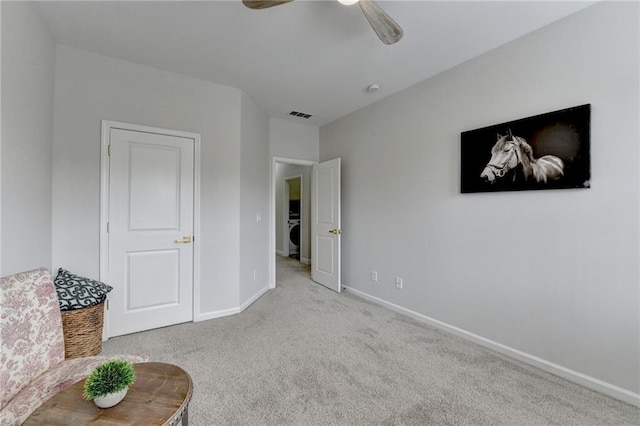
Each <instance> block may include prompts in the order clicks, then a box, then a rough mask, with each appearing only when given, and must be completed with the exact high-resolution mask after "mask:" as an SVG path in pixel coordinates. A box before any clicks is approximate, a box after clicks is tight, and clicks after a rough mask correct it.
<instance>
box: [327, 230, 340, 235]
mask: <svg viewBox="0 0 640 426" xmlns="http://www.w3.org/2000/svg"><path fill="white" fill-rule="evenodd" d="M329 232H330V233H332V234H335V235H340V234H342V231H341V230H339V229H332V230H331V231H329Z"/></svg>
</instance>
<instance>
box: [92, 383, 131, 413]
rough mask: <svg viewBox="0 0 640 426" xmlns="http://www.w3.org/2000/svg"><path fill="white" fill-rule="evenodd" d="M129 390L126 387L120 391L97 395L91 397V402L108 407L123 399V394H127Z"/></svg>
mask: <svg viewBox="0 0 640 426" xmlns="http://www.w3.org/2000/svg"><path fill="white" fill-rule="evenodd" d="M128 390H129V388H128V387H126V388H124V389H122V390H121V391H120V392H114V393H108V394H106V395H102V396H98V397H96V398H94V399H93V403H94V404H96V405H97V406H98V407H100V408H109V407H113V406H114V405H116V404H117V403H119V402H120V401H122V400H123V399H124V396H125V395H126V394H127V391H128Z"/></svg>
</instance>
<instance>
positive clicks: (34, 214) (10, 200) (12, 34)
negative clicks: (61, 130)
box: [0, 2, 55, 275]
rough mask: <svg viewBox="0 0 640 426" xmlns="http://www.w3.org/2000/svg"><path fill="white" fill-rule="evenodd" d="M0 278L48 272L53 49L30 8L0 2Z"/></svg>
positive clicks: (17, 3) (39, 21)
mask: <svg viewBox="0 0 640 426" xmlns="http://www.w3.org/2000/svg"><path fill="white" fill-rule="evenodd" d="M1 7H2V152H1V156H0V158H1V159H2V160H1V167H2V178H1V182H2V186H1V192H2V202H1V205H2V214H1V218H2V221H1V228H0V229H1V233H0V234H1V239H0V247H1V249H0V251H1V253H2V257H1V259H2V260H1V261H0V274H1V275H10V274H13V273H16V272H20V271H25V270H29V269H34V268H38V267H40V266H45V267H47V268H49V269H51V266H52V265H51V141H52V134H53V93H54V86H53V72H54V61H55V45H54V44H53V42H52V41H51V38H50V36H49V34H48V32H47V30H46V29H45V27H44V25H43V24H42V21H41V20H40V18H39V16H38V15H37V13H36V12H35V10H34V9H33V5H31V4H29V3H26V2H25V3H23V2H2V4H1Z"/></svg>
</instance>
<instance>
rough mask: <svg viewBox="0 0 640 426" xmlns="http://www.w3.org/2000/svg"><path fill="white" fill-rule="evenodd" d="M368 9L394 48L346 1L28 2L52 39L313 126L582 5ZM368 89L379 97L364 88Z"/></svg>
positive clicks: (395, 4) (387, 5)
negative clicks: (397, 36) (262, 5)
mask: <svg viewBox="0 0 640 426" xmlns="http://www.w3.org/2000/svg"><path fill="white" fill-rule="evenodd" d="M377 3H378V5H379V6H381V7H382V8H383V9H384V10H385V11H386V12H387V13H388V14H389V15H390V16H392V17H393V18H394V19H395V20H396V21H397V22H398V23H399V24H400V25H401V26H402V28H403V29H404V38H403V39H402V40H400V42H398V43H397V44H394V45H391V46H387V45H384V44H382V42H381V41H380V40H379V39H378V38H377V36H376V35H375V33H374V32H373V30H372V29H371V27H370V26H369V23H368V22H367V20H366V19H365V17H364V15H363V14H362V13H361V11H360V9H359V7H358V6H357V5H354V6H343V5H341V4H339V3H338V2H337V1H334V0H325V1H310V0H297V1H294V2H292V3H288V4H284V5H280V6H277V7H273V8H270V9H263V10H251V9H248V8H246V7H244V6H243V4H242V3H241V1H240V0H228V1H177V2H173V1H125V2H115V1H104V2H103V1H81V2H78V1H71V2H56V1H47V2H41V3H39V4H38V7H39V10H40V12H41V15H42V17H43V19H44V21H45V22H46V24H47V26H48V27H49V28H50V30H51V32H52V34H53V37H54V38H55V40H56V41H57V42H58V43H60V44H65V45H68V46H73V47H78V48H81V49H85V50H89V51H93V52H97V53H101V54H104V55H107V56H111V57H114V58H120V59H125V60H128V61H131V62H136V63H139V64H144V65H149V66H152V67H156V68H160V69H164V70H168V71H173V72H176V73H181V74H185V75H189V76H192V77H197V78H201V79H204V80H208V81H211V82H214V83H220V84H224V85H228V86H233V87H237V88H240V89H242V90H244V91H245V92H247V93H248V94H249V95H250V96H251V97H252V98H253V99H255V101H256V102H257V103H258V104H259V105H260V106H261V107H262V108H264V109H265V111H267V113H268V114H269V116H271V117H282V118H290V119H291V120H294V121H296V122H299V123H307V124H312V125H318V126H320V125H323V124H326V123H329V122H331V121H333V120H336V119H338V118H340V117H343V116H345V115H347V114H349V113H351V112H353V111H355V110H358V109H360V108H363V107H365V106H367V105H369V104H371V103H373V102H375V101H377V100H380V99H382V98H384V97H387V96H389V95H391V94H393V93H395V92H398V91H400V90H403V89H405V88H407V87H409V86H412V85H414V84H416V83H418V82H420V81H422V80H425V79H427V78H429V77H431V76H434V75H436V74H438V73H440V72H442V71H445V70H447V69H449V68H451V67H453V66H455V65H457V64H460V63H462V62H464V61H466V60H468V59H471V58H473V57H475V56H477V55H480V54H482V53H484V52H487V51H489V50H491V49H493V48H495V47H498V46H500V45H502V44H505V43H508V42H509V41H511V40H514V39H516V38H518V37H520V36H522V35H524V34H527V33H529V32H531V31H533V30H535V29H538V28H540V27H542V26H544V25H547V24H549V23H551V22H553V21H556V20H558V19H561V18H563V17H565V16H567V15H570V14H572V13H575V12H576V11H578V10H580V9H582V8H584V7H586V6H588V5H590V4H592V3H593V2H582V1H497V2H489V1H465V2H462V1H451V0H449V1H379V2H377ZM523 59H526V58H523ZM370 84H379V85H380V91H379V92H378V93H375V94H372V93H368V92H367V91H366V87H367V86H368V85H370ZM292 110H296V111H301V112H306V113H310V114H313V117H312V118H310V119H308V120H305V119H302V118H293V117H289V116H288V113H289V112H290V111H292Z"/></svg>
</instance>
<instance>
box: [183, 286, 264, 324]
mask: <svg viewBox="0 0 640 426" xmlns="http://www.w3.org/2000/svg"><path fill="white" fill-rule="evenodd" d="M270 289H271V288H270V287H269V286H266V287H264V288H261V289H260V290H258V292H257V293H256V294H255V295H253V296H252V297H251V298H250V299H249V300H247V301H245V302H244V303H243V304H242V305H240V306H238V307H237V308H231V309H222V310H220V311H211V312H205V313H201V314H198V315H197V316H196V318H194V320H193V322H200V321H206V320H210V319H215V318H222V317H228V316H229V315H235V314H239V313H241V312H242V311H244V310H245V309H247V308H248V307H249V306H251V305H252V304H253V303H254V302H255V301H256V300H258V299H260V297H262V295H264V294H265V293H266V292H267V291H269V290H270Z"/></svg>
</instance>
